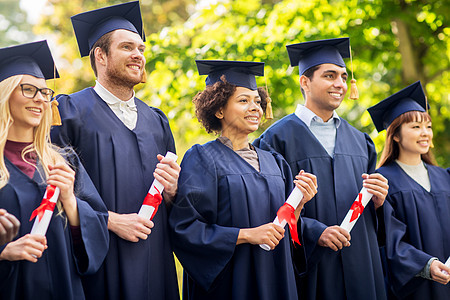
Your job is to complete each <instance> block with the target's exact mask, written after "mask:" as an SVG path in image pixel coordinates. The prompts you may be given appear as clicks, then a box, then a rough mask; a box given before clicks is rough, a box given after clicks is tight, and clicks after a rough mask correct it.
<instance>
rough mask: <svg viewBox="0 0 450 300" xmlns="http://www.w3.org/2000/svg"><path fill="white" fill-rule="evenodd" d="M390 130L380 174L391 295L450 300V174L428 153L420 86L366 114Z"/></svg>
mask: <svg viewBox="0 0 450 300" xmlns="http://www.w3.org/2000/svg"><path fill="white" fill-rule="evenodd" d="M368 110H369V113H370V114H371V116H372V119H373V121H374V123H375V125H376V128H377V130H378V131H382V130H384V129H386V130H387V135H386V144H385V147H384V150H383V152H382V154H381V158H380V162H379V169H378V170H377V171H378V172H379V173H381V174H382V175H383V176H384V177H386V178H387V179H388V180H389V193H388V196H387V198H386V200H387V201H386V202H385V204H384V220H385V228H386V246H385V247H384V248H382V253H383V254H384V255H385V258H386V259H385V261H386V268H385V269H386V275H387V281H388V286H389V292H390V293H391V296H392V298H395V299H450V286H449V285H448V282H449V280H450V275H449V273H450V268H448V267H447V266H445V265H444V264H443V262H445V261H446V260H447V258H448V257H449V255H450V239H449V237H450V174H449V173H448V172H447V171H446V170H444V169H442V168H440V167H438V166H436V165H435V163H434V158H433V156H432V153H431V151H430V146H431V144H432V139H433V130H432V128H431V117H430V115H429V114H428V112H427V104H426V97H425V94H424V92H423V89H422V85H421V84H420V81H417V82H416V83H414V84H412V85H410V86H408V87H406V88H404V89H403V90H401V91H399V92H397V93H395V94H394V95H392V96H390V97H388V98H386V99H385V100H383V101H382V102H380V103H378V104H377V105H375V106H373V107H371V108H369V109H368Z"/></svg>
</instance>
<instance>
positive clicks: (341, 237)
mask: <svg viewBox="0 0 450 300" xmlns="http://www.w3.org/2000/svg"><path fill="white" fill-rule="evenodd" d="M350 239H351V237H350V233H349V232H348V231H347V230H345V229H343V228H341V227H339V226H337V225H334V226H330V227H327V228H326V229H325V230H324V231H323V232H322V234H321V235H320V237H319V241H318V242H317V244H319V246H322V247H328V248H331V249H332V250H334V251H338V250H341V249H342V248H343V247H349V246H350Z"/></svg>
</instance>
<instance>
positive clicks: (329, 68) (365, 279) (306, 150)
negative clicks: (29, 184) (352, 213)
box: [255, 38, 388, 300]
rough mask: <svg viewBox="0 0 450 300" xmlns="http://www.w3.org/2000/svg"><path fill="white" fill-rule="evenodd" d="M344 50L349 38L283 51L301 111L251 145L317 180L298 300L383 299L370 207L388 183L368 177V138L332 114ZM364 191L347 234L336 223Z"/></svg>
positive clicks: (341, 83) (371, 164)
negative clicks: (296, 78)
mask: <svg viewBox="0 0 450 300" xmlns="http://www.w3.org/2000/svg"><path fill="white" fill-rule="evenodd" d="M349 48H350V41H349V38H336V39H328V40H318V41H310V42H304V43H298V44H292V45H288V46H287V50H288V53H289V58H290V61H291V65H292V66H293V67H295V66H298V67H299V72H300V86H301V89H302V94H303V97H304V98H305V105H304V106H303V105H300V104H299V105H298V106H297V109H296V111H295V113H294V114H290V115H288V116H286V117H284V118H283V119H281V120H280V121H278V122H276V123H275V124H274V125H272V126H271V127H270V128H269V129H267V130H266V131H265V132H264V133H263V134H262V135H261V137H260V138H259V139H257V140H256V141H255V144H256V145H257V146H259V147H261V148H263V149H264V148H266V149H270V148H273V149H275V150H276V151H277V152H279V153H280V154H281V155H283V156H284V158H285V159H286V161H287V162H288V163H289V164H290V167H291V169H292V173H293V174H297V173H298V172H299V171H300V170H304V171H306V172H310V173H313V174H314V175H316V176H317V183H318V186H319V188H318V192H317V194H316V196H315V199H313V201H311V203H308V204H307V205H306V206H305V209H304V212H303V216H304V218H303V221H304V222H303V224H304V231H303V238H304V241H305V244H304V249H305V252H306V256H307V260H308V262H307V263H308V272H307V274H306V276H304V277H301V278H298V280H299V281H298V282H299V285H298V293H299V298H300V299H333V300H336V299H373V300H379V299H385V298H386V294H385V288H384V280H383V271H382V267H381V259H380V254H379V251H378V241H377V226H378V225H377V224H378V223H377V222H378V221H377V213H376V209H377V208H379V207H380V206H381V205H382V204H383V203H384V199H385V197H386V194H387V190H388V185H387V180H386V179H385V178H384V177H383V176H381V175H380V174H372V173H373V172H374V170H375V164H376V158H377V156H376V151H375V146H374V144H373V142H372V140H371V139H370V137H369V136H368V135H367V134H364V133H362V132H360V131H358V130H357V129H355V128H354V127H352V126H351V125H350V124H348V123H347V122H346V121H345V120H344V119H342V118H341V117H339V116H338V114H337V113H336V111H335V110H336V109H337V108H338V107H339V106H340V104H341V102H342V101H343V99H344V97H345V95H346V93H347V78H348V74H347V69H346V65H345V63H344V58H347V57H349V56H350V49H349ZM368 174H370V175H368ZM363 186H364V187H367V189H368V191H369V192H370V193H372V194H373V198H372V200H373V201H371V202H370V203H369V204H368V206H367V207H366V209H365V210H364V212H363V214H362V215H361V217H360V218H359V220H358V221H357V223H356V224H355V226H354V228H353V230H352V231H351V236H350V233H349V232H347V231H346V230H344V229H342V228H340V227H339V226H338V225H339V224H341V222H342V220H343V219H344V217H345V215H346V214H347V212H348V210H349V209H350V207H351V206H352V203H353V201H354V200H355V197H356V196H357V195H358V193H359V191H360V190H361V188H362V187H363ZM350 239H351V244H350Z"/></svg>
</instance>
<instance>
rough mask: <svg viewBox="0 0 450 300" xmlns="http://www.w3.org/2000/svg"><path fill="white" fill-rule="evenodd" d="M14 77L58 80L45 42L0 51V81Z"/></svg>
mask: <svg viewBox="0 0 450 300" xmlns="http://www.w3.org/2000/svg"><path fill="white" fill-rule="evenodd" d="M14 75H32V76H34V77H37V78H44V79H52V78H59V74H58V71H57V70H56V67H55V62H54V61H53V57H52V54H51V52H50V49H49V47H48V44H47V41H39V42H33V43H28V44H22V45H17V46H12V47H6V48H1V49H0V81H3V80H5V79H6V78H8V77H11V76H14Z"/></svg>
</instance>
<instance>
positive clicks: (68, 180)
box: [0, 41, 108, 299]
mask: <svg viewBox="0 0 450 300" xmlns="http://www.w3.org/2000/svg"><path fill="white" fill-rule="evenodd" d="M56 77H58V73H57V71H56V68H55V67H54V62H53V58H52V56H51V53H50V49H49V48H48V45H47V42H46V41H41V42H35V43H29V44H24V45H19V46H13V47H8V48H3V49H0V115H1V117H0V207H2V208H4V209H6V210H7V211H8V213H9V214H12V215H14V216H15V217H16V218H17V219H18V220H19V221H20V223H21V226H20V229H19V233H18V236H17V238H15V239H13V240H12V241H11V242H9V243H6V244H4V245H0V299H84V293H83V288H82V285H81V277H80V276H81V275H82V274H88V273H92V272H95V271H96V270H97V269H98V268H99V267H100V265H101V263H102V261H103V259H104V257H105V256H106V252H107V250H108V230H107V219H108V214H107V210H106V207H105V206H104V205H103V202H102V200H101V199H100V196H99V195H98V193H97V191H96V190H95V187H94V185H93V184H92V182H91V181H90V179H89V177H88V175H87V173H86V171H85V170H84V168H83V166H82V165H81V163H80V161H79V159H78V157H77V156H76V155H75V153H74V152H73V151H70V150H69V149H67V150H65V151H62V149H58V148H56V147H54V146H52V145H51V144H50V137H49V136H50V126H51V120H52V109H51V106H52V104H51V100H52V97H53V94H54V92H53V90H51V89H50V88H48V87H47V85H46V82H45V80H46V79H52V78H56ZM56 111H57V109H56ZM47 185H51V186H54V187H55V188H59V190H60V194H59V198H58V204H57V207H56V208H54V206H53V208H54V214H53V216H52V218H51V221H50V225H49V227H48V230H47V233H46V235H45V236H44V235H39V234H30V232H31V228H32V225H33V222H34V221H35V220H32V222H31V220H30V216H32V213H33V211H35V209H36V208H38V207H39V208H38V209H36V212H39V211H41V212H42V213H43V212H44V210H51V209H50V207H51V206H52V205H50V202H49V201H47V202H45V201H44V200H43V201H42V203H41V200H42V198H43V195H44V192H45V190H46V187H47ZM41 204H43V205H41ZM36 218H41V216H40V213H38V215H37V216H36ZM41 220H42V219H41ZM88 227H89V228H88Z"/></svg>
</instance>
